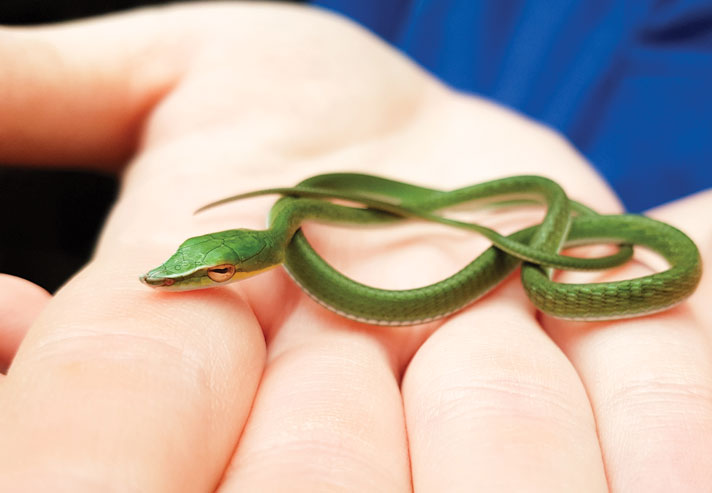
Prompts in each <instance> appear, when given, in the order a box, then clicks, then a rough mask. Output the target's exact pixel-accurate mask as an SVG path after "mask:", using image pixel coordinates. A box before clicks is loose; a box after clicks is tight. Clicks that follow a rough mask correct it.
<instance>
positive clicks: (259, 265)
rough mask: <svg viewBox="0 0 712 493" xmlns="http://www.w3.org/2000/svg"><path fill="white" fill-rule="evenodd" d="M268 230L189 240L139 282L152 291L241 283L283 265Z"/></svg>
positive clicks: (227, 232)
mask: <svg viewBox="0 0 712 493" xmlns="http://www.w3.org/2000/svg"><path fill="white" fill-rule="evenodd" d="M272 244H273V242H271V241H270V237H269V235H268V234H267V232H266V231H255V230H249V229H232V230H228V231H221V232H219V233H211V234H207V235H203V236H196V237H193V238H189V239H187V240H185V241H184V242H183V244H181V245H180V246H179V247H178V250H177V251H176V253H174V254H173V255H172V256H171V257H170V258H169V259H168V260H166V261H165V262H164V263H163V264H161V265H159V266H158V267H156V268H155V269H152V270H150V271H149V272H147V273H146V274H144V275H143V276H140V277H139V279H140V280H141V282H142V283H144V284H146V285H147V286H150V287H152V288H157V289H160V290H164V291H183V290H189V289H201V288H210V287H213V286H219V285H223V284H227V283H229V282H234V281H239V280H241V279H245V278H247V277H251V276H253V275H255V274H258V273H260V272H263V271H265V270H267V269H269V268H271V267H274V266H275V265H277V264H279V263H280V262H281V258H280V255H275V254H274V253H273V252H272V250H273V247H272Z"/></svg>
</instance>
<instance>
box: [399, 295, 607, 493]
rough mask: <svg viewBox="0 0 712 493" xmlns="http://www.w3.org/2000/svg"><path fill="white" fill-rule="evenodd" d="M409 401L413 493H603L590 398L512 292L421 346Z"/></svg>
mask: <svg viewBox="0 0 712 493" xmlns="http://www.w3.org/2000/svg"><path fill="white" fill-rule="evenodd" d="M403 399H404V405H405V413H406V420H407V425H408V437H409V443H410V449H411V460H412V466H413V485H414V488H415V490H417V491H424V492H428V491H470V490H482V491H562V492H564V491H606V482H605V473H604V469H603V464H602V461H601V456H600V450H599V447H598V442H597V438H596V423H595V421H594V419H593V416H592V414H591V410H590V406H589V403H588V399H587V397H586V393H585V391H584V389H583V387H582V386H581V383H580V381H579V379H578V377H577V375H576V372H575V371H574V370H573V368H572V367H571V365H570V364H569V362H568V361H567V360H566V358H565V357H564V356H563V355H562V354H561V352H560V351H559V350H558V348H556V346H554V345H553V344H552V342H551V340H550V339H549V338H548V337H546V335H545V334H544V333H543V332H542V331H541V329H540V328H539V327H538V325H537V324H536V322H535V320H534V317H533V313H532V309H531V305H529V304H528V303H527V300H526V299H524V297H523V296H522V294H521V288H520V286H519V285H518V283H516V282H510V283H509V284H508V285H507V286H506V287H504V288H503V289H498V290H497V291H495V292H494V293H492V295H491V296H488V297H487V298H486V299H484V300H481V301H479V302H478V303H477V304H475V305H474V306H473V307H472V308H470V309H468V310H467V311H466V312H465V313H464V314H463V315H462V316H460V317H456V318H454V319H453V320H451V321H450V322H448V323H446V324H445V325H443V326H442V327H441V328H440V329H439V330H438V331H437V332H436V333H435V334H434V335H433V336H432V337H431V338H430V339H429V340H428V341H427V342H426V343H425V344H424V345H423V347H422V348H421V349H420V351H419V352H418V354H417V355H416V356H415V358H414V359H413V361H412V363H411V365H410V367H409V369H408V372H407V374H406V376H405V379H404V382H403Z"/></svg>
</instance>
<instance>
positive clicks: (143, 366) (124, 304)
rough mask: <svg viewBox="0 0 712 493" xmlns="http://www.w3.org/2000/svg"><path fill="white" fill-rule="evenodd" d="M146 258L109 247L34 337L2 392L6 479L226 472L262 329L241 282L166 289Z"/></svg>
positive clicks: (77, 484)
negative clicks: (208, 288) (146, 278)
mask: <svg viewBox="0 0 712 493" xmlns="http://www.w3.org/2000/svg"><path fill="white" fill-rule="evenodd" d="M134 254H135V258H140V257H141V253H140V252H139V251H138V249H136V251H135V252H134ZM126 258H130V257H126ZM137 271H138V270H137V268H136V265H135V260H125V261H122V260H121V259H120V258H103V257H102V255H100V256H99V257H98V258H97V259H96V260H95V261H94V262H93V263H92V264H91V265H90V266H89V267H87V268H86V269H85V271H83V272H82V273H81V274H80V275H79V276H77V278H75V279H74V280H73V281H72V282H70V283H69V284H68V285H66V286H65V287H64V288H63V289H62V290H60V291H59V292H58V293H57V295H56V296H55V297H54V298H53V300H52V301H51V303H50V304H49V305H48V306H47V308H46V309H45V310H44V311H43V313H42V314H41V315H40V317H39V319H38V320H37V321H36V323H35V325H34V326H33V329H32V331H30V333H29V334H28V336H27V337H26V339H25V341H24V343H23V345H22V347H21V349H20V351H19V352H18V354H17V356H16V357H15V360H14V362H13V365H12V367H11V368H10V371H9V373H8V375H7V376H6V378H5V381H4V383H3V386H2V393H0V435H2V437H3V440H2V447H0V478H1V479H0V482H2V484H3V486H4V487H5V488H7V489H8V490H9V491H29V490H37V489H42V487H41V485H46V484H52V485H53V488H55V489H58V490H62V491H65V490H66V491H86V490H88V489H92V490H103V489H116V490H121V491H129V490H138V491H207V490H209V489H211V488H212V487H214V486H215V485H216V484H217V482H218V480H219V478H220V475H221V474H222V470H223V468H224V467H225V464H226V463H227V459H228V458H229V456H230V454H231V452H232V450H233V448H234V444H235V442H236V440H237V437H238V435H239V433H240V430H241V427H242V425H243V423H244V421H245V419H246V416H247V413H248V412H249V409H250V405H251V403H252V399H253V395H254V392H255V390H256V387H257V383H258V381H259V376H260V374H261V371H262V365H263V357H264V342H263V339H262V334H261V331H260V330H259V327H258V326H257V325H256V323H255V320H254V317H253V316H252V314H251V312H250V310H249V309H248V308H247V307H246V305H245V303H244V302H242V301H241V299H240V297H239V296H237V295H236V294H235V293H234V292H231V291H228V290H225V291H221V292H215V293H210V294H207V293H204V292H203V293H201V292H197V293H191V294H187V295H186V296H160V295H159V294H157V293H153V292H151V291H149V290H147V289H146V288H145V287H142V286H141V285H140V284H139V283H138V281H137V280H136V278H135V276H134V275H133V273H134V272H137Z"/></svg>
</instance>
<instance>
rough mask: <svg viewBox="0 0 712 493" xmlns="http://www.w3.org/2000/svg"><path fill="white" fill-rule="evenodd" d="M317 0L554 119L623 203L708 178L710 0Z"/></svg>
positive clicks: (711, 136)
mask: <svg viewBox="0 0 712 493" xmlns="http://www.w3.org/2000/svg"><path fill="white" fill-rule="evenodd" d="M313 3H315V4H317V5H320V6H323V7H326V8H329V9H333V10H335V11H339V12H342V13H344V14H346V15H348V16H350V17H352V18H353V19H355V20H356V21H358V22H360V23H362V24H364V25H365V26H367V27H369V28H370V29H372V30H373V31H375V32H376V33H377V34H379V35H380V36H381V37H383V38H384V39H386V40H387V41H389V42H390V43H392V44H393V45H395V46H397V47H398V48H400V49H401V50H403V51H404V52H405V53H407V54H409V55H410V56H411V57H412V58H413V59H415V60H416V61H417V62H419V63H420V64H421V65H422V66H424V67H425V68H426V69H428V70H429V71H431V72H433V73H434V74H436V75H437V76H439V77H440V78H441V79H443V80H444V81H446V82H447V83H449V84H450V85H452V86H454V87H456V88H458V89H461V90H464V91H468V92H471V93H476V94H480V95H483V96H485V97H488V98H491V99H494V100H496V101H499V102H500V103H502V104H505V105H507V106H510V107H513V108H516V109H517V110H519V111H521V112H523V113H525V114H527V115H529V116H531V117H533V118H534V119H536V120H538V121H541V122H544V123H546V124H548V125H550V126H552V127H554V128H556V129H558V130H559V131H561V132H562V133H564V134H565V135H567V136H568V138H569V139H570V140H571V141H573V142H574V144H575V145H576V146H577V147H578V148H579V149H580V150H581V151H582V152H583V153H584V154H585V155H586V156H587V157H588V159H589V160H591V162H592V163H593V164H594V166H596V168H597V169H598V170H599V171H600V172H601V173H602V174H603V175H604V176H605V177H606V178H607V180H608V181H609V182H610V183H611V185H612V186H613V187H614V188H615V190H616V191H617V192H618V194H619V195H620V196H621V197H622V199H623V201H624V202H625V205H626V206H627V207H628V209H629V210H632V211H640V210H643V209H645V208H648V207H651V206H654V205H657V204H660V203H663V202H666V201H669V200H672V199H675V198H678V197H681V196H684V195H687V194H689V193H692V192H695V191H698V190H701V189H704V188H707V187H711V186H712V1H710V0H635V1H630V2H628V1H620V0H580V1H575V0H546V1H542V0H506V1H505V0H489V1H487V0H316V1H314V2H313ZM710 212H712V211H710Z"/></svg>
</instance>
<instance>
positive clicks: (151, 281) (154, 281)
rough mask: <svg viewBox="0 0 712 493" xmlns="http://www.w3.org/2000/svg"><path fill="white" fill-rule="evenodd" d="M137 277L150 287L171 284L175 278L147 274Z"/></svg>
mask: <svg viewBox="0 0 712 493" xmlns="http://www.w3.org/2000/svg"><path fill="white" fill-rule="evenodd" d="M138 279H139V280H140V281H141V282H142V283H144V284H145V285H146V286H150V287H152V288H161V287H168V286H172V285H173V284H174V283H175V282H176V281H175V279H171V278H168V277H150V276H149V275H148V274H144V275H142V276H139V278H138Z"/></svg>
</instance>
